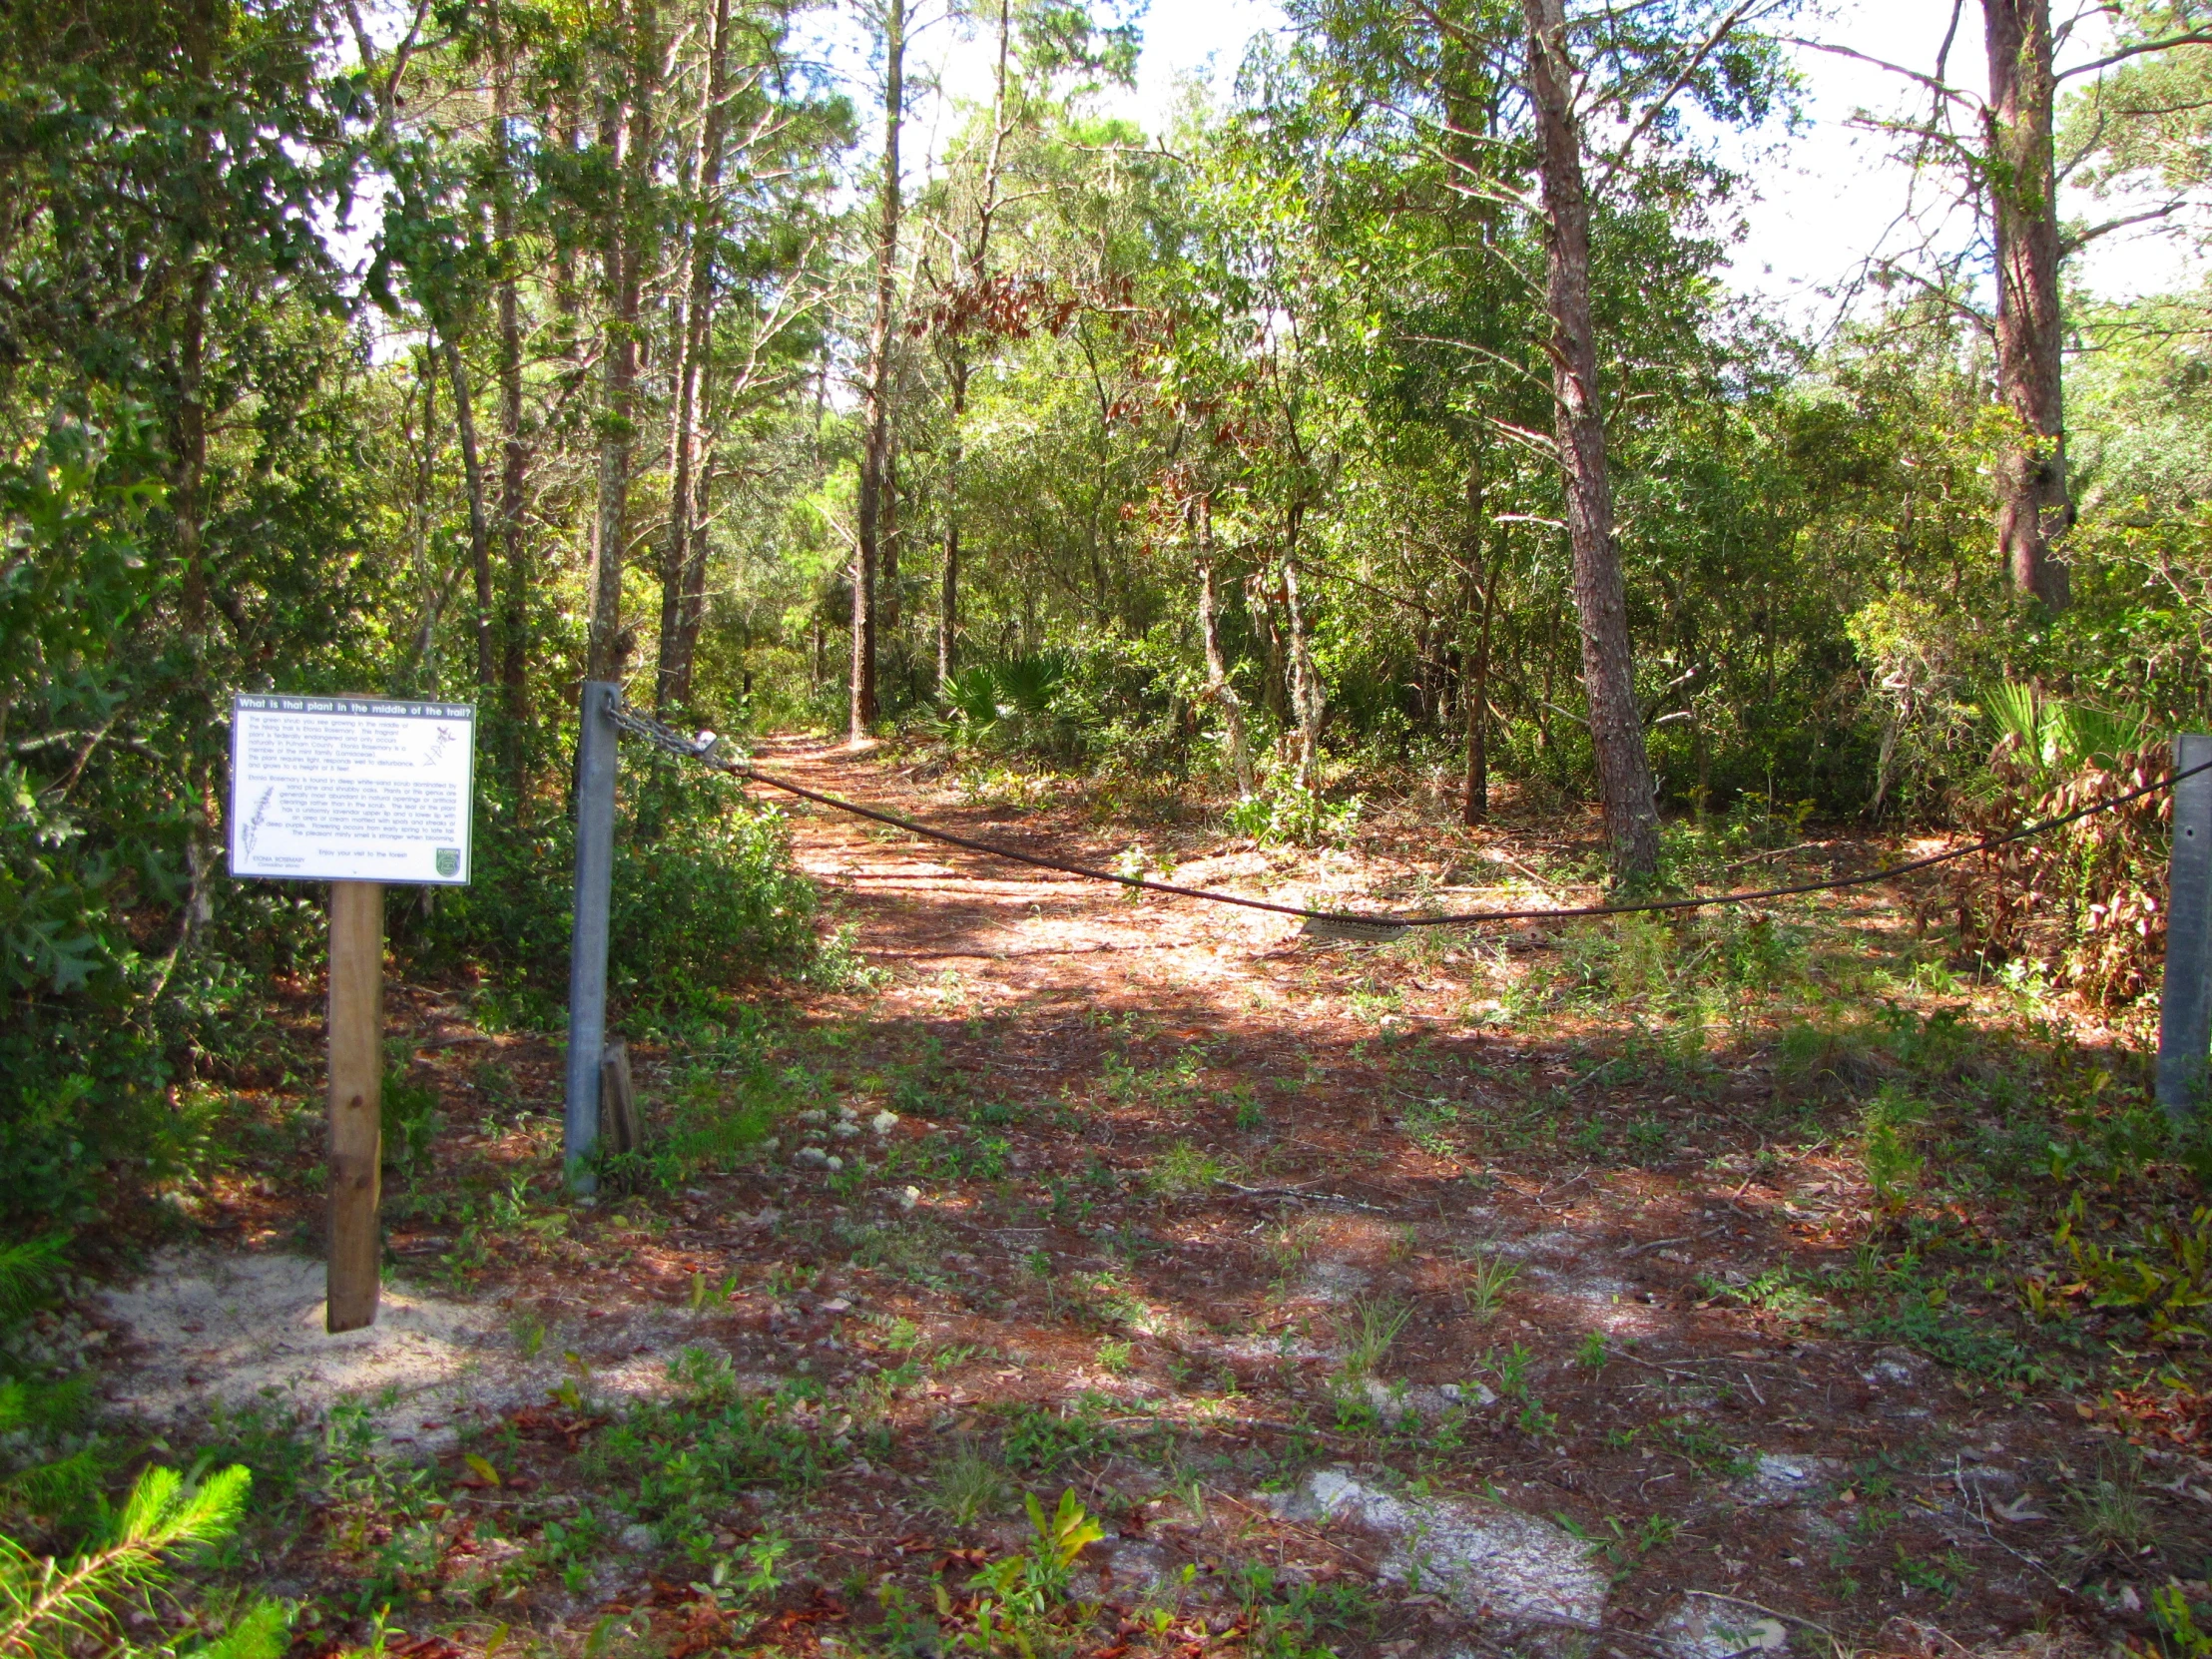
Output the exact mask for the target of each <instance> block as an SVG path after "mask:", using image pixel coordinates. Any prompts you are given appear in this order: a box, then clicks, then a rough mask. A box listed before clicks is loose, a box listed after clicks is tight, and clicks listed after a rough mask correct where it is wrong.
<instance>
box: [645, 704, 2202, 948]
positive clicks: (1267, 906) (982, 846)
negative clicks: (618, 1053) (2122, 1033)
mask: <svg viewBox="0 0 2212 1659" xmlns="http://www.w3.org/2000/svg"><path fill="white" fill-rule="evenodd" d="M607 718H608V719H609V720H610V721H612V722H613V723H614V725H615V726H616V727H617V728H618V729H620V730H621V731H624V732H627V733H629V734H630V735H631V736H633V737H636V738H642V739H643V740H645V742H647V743H649V744H651V745H652V746H653V747H654V748H656V749H659V750H663V751H665V752H666V753H668V754H670V755H674V756H677V757H679V758H681V759H683V760H687V761H697V762H699V763H701V764H702V765H704V766H707V767H710V768H712V769H714V770H715V771H717V772H721V773H726V774H728V775H729V776H730V777H733V778H741V779H744V780H746V781H747V782H749V783H754V784H761V785H764V786H766V787H767V788H769V789H772V790H781V791H783V792H784V793H785V794H787V795H793V796H797V797H798V798H799V799H801V800H802V801H812V802H814V803H816V804H817V805H818V806H823V807H828V808H830V809H831V810H832V811H835V812H840V813H848V814H850V815H851V816H852V817H854V818H864V819H868V820H870V821H871V822H873V823H876V824H883V825H888V826H890V827H891V828H893V829H897V830H906V831H907V832H908V833H909V834H915V835H920V836H922V837H924V838H925V839H928V840H935V841H942V842H944V843H945V844H946V845H948V846H958V847H964V848H965V849H967V850H968V851H970V852H981V853H985V854H988V855H989V856H991V857H994V858H1005V859H1008V860H1009V861H1011V862H1013V863H1017V864H1028V865H1030V866H1031V867H1033V868H1036V869H1048V870H1053V871H1055V872H1057V873H1059V874H1062V875H1077V876H1081V877H1083V878H1084V879H1085V880H1089V881H1111V882H1113V883H1115V884H1116V885H1118V886H1124V887H1131V888H1135V889H1137V890H1140V891H1143V892H1157V893H1166V894H1168V895H1169V896H1170V897H1174V898H1199V899H1204V900H1206V901H1207V902H1209V903H1213V904H1234V905H1236V906H1237V907H1238V908H1240V909H1246V910H1266V911H1268V912H1270V913H1272V914H1275V915H1283V916H1298V917H1301V918H1303V919H1304V920H1306V921H1308V922H1312V923H1318V924H1320V926H1321V927H1322V928H1324V929H1336V930H1339V936H1341V937H1349V938H1370V939H1386V938H1394V937H1395V936H1396V935H1397V934H1398V933H1400V932H1402V931H1404V930H1405V929H1406V928H1408V927H1452V926H1477V925H1480V924H1481V923H1484V922H1497V921H1566V920H1571V919H1574V918H1577V917H1582V916H1626V915H1640V914H1644V913H1647V912H1650V911H1654V910H1696V909H1702V908H1704V907H1706V906H1707V905H1712V904H1751V903H1756V902H1758V901H1760V900H1762V899H1769V898H1790V897H1795V896H1797V895H1798V894H1801V893H1814V892H1833V891H1836V890H1837V889H1839V888H1843V887H1858V886H1865V885H1868V884H1869V883H1871V882H1875V881H1888V880H1893V879H1895V878H1896V877H1897V876H1900V875H1910V874H1913V873H1914V872H1915V871H1918V870H1924V869H1933V868H1935V867H1936V865H1937V864H1947V863H1950V862H1952V861H1953V860H1955V859H1959V858H1970V857H1972V856H1973V855H1974V854H1975V853H1977V852H1988V851H1992V850H1994V849H1995V848H1997V847H2000V846H2006V845H2009V844H2010V843H2011V842H2013V841H2019V840H2026V839H2027V838H2028V837H2030V836H2032V835H2040V834H2044V833H2047V832H2048V831H2050V830H2058V829H2063V828H2064V827H2065V826H2066V825H2069V824H2075V823H2078V822H2079V821H2081V820H2082V819H2085V818H2093V817H2095V816H2096V815H2097V814H2099V813H2109V812H2111V811H2113V810H2114V809H2116V808H2120V807H2124V806H2126V805H2127V804H2128V803H2129V802H2131V801H2140V800H2142V799H2143V797H2145V796H2148V795H2156V794H2157V793H2158V792H2159V791H2161V790H2170V789H2172V788H2173V787H2174V786H2175V785H2176V784H2178V783H2180V782H2181V781H2182V780H2183V779H2184V778H2194V777H2195V776H2196V775H2197V774H2198V773H2200V772H2212V761H2207V762H2205V763H2204V764H2203V765H2201V766H2194V767H2191V768H2189V769H2188V770H2187V771H2186V772H2177V773H2174V774H2172V775H2171V776H2169V777H2166V778H2161V779H2159V780H2158V781H2157V782H2156V783H2151V784H2145V785H2143V786H2142V787H2141V788H2140V789H2133V790H2129V791H2128V792H2127V793H2125V794H2124V795H2116V796H2114V797H2112V799H2110V800H2109V801H2099V802H2096V803H2094V804H2092V805H2090V806H2087V807H2082V808H2079V809H2077V810H2076V811H2074V812H2071V813H2066V814H2063V815H2061V816H2060V817H2058V818H2049V819H2044V820H2042V821H2041V822H2040V823H2037V824H2029V825H2024V826H2022V827H2021V828H2020V829H2017V830H2010V831H2008V832H2007V833H2005V834H2002V835H1991V836H1989V837H1988V838H1987V839H1986V840H1979V841H1975V842H1974V843H1973V844H1972V845H1970V846H1958V847H1952V848H1951V849H1950V850H1949V851H1947V852H1936V853H1931V854H1930V855H1929V856H1927V857H1925V858H1914V859H1911V860H1910V861H1908V862H1906V863H1902V864H1890V865H1888V866H1886V867H1884V868H1882V869H1876V870H1867V871H1864V872H1862V873H1860V874H1858V875H1838V876H1832V877H1830V878H1829V879H1828V880H1825V881H1801V882H1797V883H1795V884H1794V885H1790V886H1783V887H1758V888H1753V889H1750V890H1748V891H1740V892H1724V893H1713V894H1710V895H1707V896H1704V897H1698V898H1651V899H1643V900H1640V901H1638V902H1635V903H1629V904H1579V905H1571V906H1562V907H1558V908H1553V909H1541V910H1468V911H1462V912H1460V913H1458V914H1454V915H1439V916H1401V915H1388V914H1381V915H1378V914H1367V915H1360V914H1356V913H1354V912H1351V911H1346V910H1315V909H1309V908H1307V907H1306V906H1305V905H1302V904H1278V903H1275V902H1274V901H1273V900H1270V899H1265V898H1247V897H1245V896H1244V895H1243V894H1241V893H1230V892H1215V891H1212V890H1211V889H1209V888H1206V887H1185V886H1179V885H1177V884H1176V883H1175V882H1172V881H1153V880H1148V879H1146V878H1145V877H1144V876H1141V875H1124V874H1122V873H1121V872H1120V871H1118V870H1111V869H1096V868H1093V867H1091V866H1089V865H1086V864H1071V863H1066V862H1063V861H1062V860H1060V859H1057V858H1044V857H1039V856H1038V855H1037V854H1036V853H1034V852H1023V851H1021V850H1019V849H1018V848H1015V847H1011V846H999V845H996V844H994V843H993V842H990V841H979V840H974V839H972V838H970V837H969V836H966V835H956V834H954V833H953V832H952V831H951V830H938V829H935V828H934V827H932V826H930V825H926V824H920V823H916V822H915V821H914V820H913V819H910V818H906V817H904V816H903V815H901V814H898V813H886V812H882V811H880V810H878V809H876V808H873V807H863V806H860V805H859V804H858V803H857V802H852V801H843V800H840V799H838V798H837V797H836V796H833V795H824V794H823V793H822V792H820V791H819V790H811V789H809V788H807V787H806V786H805V785H804V784H795V783H793V782H792V781H791V780H790V779H788V778H777V777H774V776H772V775H771V774H769V773H765V772H761V771H759V770H757V769H756V768H755V767H754V765H753V762H752V758H751V757H750V756H749V755H745V754H742V753H739V754H731V753H727V752H725V749H724V744H725V742H726V740H724V739H722V738H720V737H717V736H716V735H715V734H714V733H712V732H701V733H700V734H699V735H698V736H697V737H691V738H687V737H685V736H684V734H683V733H681V732H679V731H677V730H676V729H675V728H674V727H673V726H668V725H665V724H664V723H662V722H661V721H658V720H655V719H654V718H653V717H652V716H650V715H644V714H640V713H638V711H637V710H635V709H633V708H631V707H630V706H629V705H628V704H627V703H624V702H623V701H622V700H621V699H620V698H616V699H615V700H614V701H613V702H612V703H610V704H609V705H608V706H607Z"/></svg>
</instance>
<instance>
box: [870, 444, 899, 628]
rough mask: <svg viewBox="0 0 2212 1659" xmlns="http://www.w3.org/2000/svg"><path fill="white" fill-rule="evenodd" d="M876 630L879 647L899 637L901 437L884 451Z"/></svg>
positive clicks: (878, 520) (877, 536) (877, 521)
mask: <svg viewBox="0 0 2212 1659" xmlns="http://www.w3.org/2000/svg"><path fill="white" fill-rule="evenodd" d="M875 543H876V558H877V561H878V564H879V568H878V569H877V571H876V573H875V577H876V580H875V629H876V636H877V640H878V644H880V642H881V641H882V640H886V639H895V638H896V636H897V634H898V553H899V543H898V433H897V431H896V429H895V428H894V429H893V430H892V432H891V435H890V442H889V443H887V444H886V445H885V446H884V448H883V494H882V498H881V500H880V501H879V502H878V503H877V505H876V510H875Z"/></svg>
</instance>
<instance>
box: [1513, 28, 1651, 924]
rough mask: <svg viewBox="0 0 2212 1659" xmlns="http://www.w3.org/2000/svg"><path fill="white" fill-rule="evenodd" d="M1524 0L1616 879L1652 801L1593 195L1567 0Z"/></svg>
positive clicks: (1560, 402)
mask: <svg viewBox="0 0 2212 1659" xmlns="http://www.w3.org/2000/svg"><path fill="white" fill-rule="evenodd" d="M1522 10H1523V13H1524V15H1525V16H1526V18H1527V20H1528V90H1529V99H1530V102H1531V103H1532V104H1533V105H1534V106H1535V112H1536V127H1537V135H1538V139H1539V157H1538V168H1539V171H1540V173H1541V174H1542V178H1543V201H1544V218H1545V225H1544V249H1545V256H1546V258H1545V266H1546V273H1545V275H1546V281H1545V295H1544V297H1545V307H1546V309H1547V310H1548V311H1549V313H1550V319H1551V339H1550V342H1549V345H1548V347H1547V349H1548V352H1549V355H1550V357H1551V383H1552V401H1553V404H1554V418H1555V431H1556V436H1557V441H1558V446H1559V464H1560V467H1561V470H1562V471H1563V472H1564V474H1565V483H1566V504H1567V533H1568V539H1569V541H1570V542H1571V544H1572V546H1573V550H1574V581H1573V587H1574V605H1575V612H1576V617H1577V620H1578V622H1579V623H1580V626H1581V633H1582V684H1583V690H1584V695H1585V696H1586V697H1587V699H1588V701H1589V712H1590V742H1591V747H1592V749H1593V750H1594V751H1595V755H1596V760H1597V785H1598V800H1599V802H1600V804H1601V806H1602V807H1603V810H1604V815H1605V833H1606V837H1607V839H1609V840H1610V841H1611V842H1612V848H1613V870H1614V873H1615V874H1616V875H1617V876H1618V877H1619V878H1621V879H1622V880H1624V881H1629V882H1642V881H1648V880H1649V879H1650V878H1651V877H1652V876H1653V875H1654V874H1655V873H1656V872H1657V870H1658V866H1659V812H1658V806H1657V803H1656V801H1655V799H1654V796H1655V791H1654V789H1653V787H1652V779H1651V761H1650V758H1649V757H1648V756H1647V755H1646V754H1645V752H1644V731H1643V720H1642V717H1641V716H1640V715H1639V714H1638V712H1637V709H1636V686H1635V662H1634V658H1633V657H1632V655H1631V652H1630V647H1629V642H1628V598H1627V591H1626V588H1625V585H1624V583H1623V581H1622V578H1621V566H1620V549H1619V548H1618V546H1616V545H1615V542H1614V539H1613V494H1612V482H1611V478H1610V476H1609V474H1608V472H1607V467H1606V453H1605V405H1604V399H1603V393H1602V390H1601V388H1600V385H1599V382H1598V373H1597V337H1596V331H1595V328H1594V326H1593V324H1592V321H1591V315H1590V204H1589V198H1588V196H1587V195H1586V194H1585V188H1584V183H1583V176H1582V134H1581V128H1580V123H1579V121H1578V120H1577V118H1576V115H1575V111H1574V103H1573V86H1574V67H1573V65H1572V63H1571V62H1570V61H1569V60H1568V57H1567V41H1566V18H1565V5H1564V0H1522Z"/></svg>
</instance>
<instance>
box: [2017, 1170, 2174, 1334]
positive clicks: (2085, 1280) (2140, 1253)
mask: <svg viewBox="0 0 2212 1659" xmlns="http://www.w3.org/2000/svg"><path fill="white" fill-rule="evenodd" d="M2086 1217H2087V1199H2086V1196H2085V1195H2083V1194H2080V1193H2076V1194H2075V1195H2074V1199H2073V1202H2072V1203H2071V1204H2070V1205H2069V1206H2068V1207H2067V1210H2066V1213H2065V1215H2064V1216H2063V1217H2062V1218H2061V1219H2060V1221H2059V1223H2058V1230H2057V1233H2056V1235H2055V1236H2054V1238H2053V1240H2052V1243H2053V1244H2054V1245H2055V1246H2056V1247H2057V1248H2058V1249H2060V1250H2063V1251H2064V1252H2065V1253H2066V1255H2067V1257H2068V1258H2069V1259H2070V1260H2071V1262H2072V1264H2073V1269H2074V1273H2075V1275H2076V1276H2077V1278H2078V1279H2079V1280H2080V1283H2081V1285H2082V1286H2083V1287H2085V1288H2086V1290H2087V1291H2088V1293H2089V1300H2090V1303H2091V1305H2092V1306H2094V1307H2098V1308H2126V1309H2132V1310H2139V1311H2141V1312H2142V1313H2143V1314H2145V1315H2146V1316H2147V1317H2148V1319H2149V1322H2150V1331H2151V1335H2152V1336H2154V1337H2160V1338H2167V1339H2173V1338H2180V1337H2199V1338H2201V1337H2205V1336H2208V1335H2212V1329H2208V1320H2207V1316H2206V1315H2204V1314H2203V1313H2202V1312H2200V1311H2199V1310H2202V1309H2204V1308H2206V1307H2212V1210H2208V1209H2205V1208H2204V1207H2202V1206H2199V1207H2198V1208H2197V1209H2196V1210H2195V1212H2193V1213H2192V1214H2191V1216H2190V1217H2189V1220H2188V1222H2187V1224H2186V1225H2182V1224H2176V1223H2171V1222H2168V1223H2162V1224H2160V1225H2159V1226H2158V1227H2157V1228H2155V1229H2154V1230H2153V1231H2152V1235H2151V1238H2150V1240H2149V1241H2148V1242H2147V1243H2145V1244H2144V1245H2141V1246H2138V1247H2135V1248H2129V1247H2127V1246H2125V1245H2123V1244H2119V1243H2099V1242H2098V1241H2097V1240H2095V1239H2093V1238H2083V1237H2081V1236H2080V1231H2079V1230H2080V1228H2081V1227H2082V1225H2083V1224H2084V1222H2085V1220H2086Z"/></svg>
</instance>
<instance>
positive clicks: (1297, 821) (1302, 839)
mask: <svg viewBox="0 0 2212 1659" xmlns="http://www.w3.org/2000/svg"><path fill="white" fill-rule="evenodd" d="M1366 809H1367V803H1366V802H1365V801H1363V800H1362V799H1361V798H1360V797H1359V796H1353V797H1352V798H1351V799H1350V800H1347V801H1342V802H1335V803H1332V802H1329V801H1325V800H1323V799H1322V797H1321V796H1320V795H1319V794H1317V793H1316V792H1315V791H1313V790H1311V789H1308V788H1307V787H1305V786H1304V785H1301V784H1299V783H1298V782H1296V781H1295V780H1291V779H1275V780H1272V781H1271V782H1270V783H1269V784H1268V785H1267V786H1266V787H1265V788H1264V789H1262V790H1261V791H1260V792H1259V793H1258V794H1257V795H1248V796H1244V797H1242V798H1241V799H1239V800H1238V801H1237V802H1235V803H1234V804H1233V805H1231V806H1230V808H1229V809H1228V810H1227V811H1226V812H1225V813H1223V814H1222V822H1223V823H1224V824H1225V825H1226V826H1227V827H1228V828H1229V829H1230V830H1234V831H1235V832H1236V833H1238V834H1240V835H1249V836H1251V837H1252V838H1253V839H1254V840H1256V841H1258V842H1259V843H1260V844H1261V845H1262V846H1322V845H1339V846H1341V845H1344V844H1346V843H1348V842H1350V841H1351V839H1352V838H1353V836H1354V835H1355V834H1356V833H1357V832H1358V830H1359V828H1360V815H1361V814H1362V813H1363V812H1365V811H1366Z"/></svg>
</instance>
